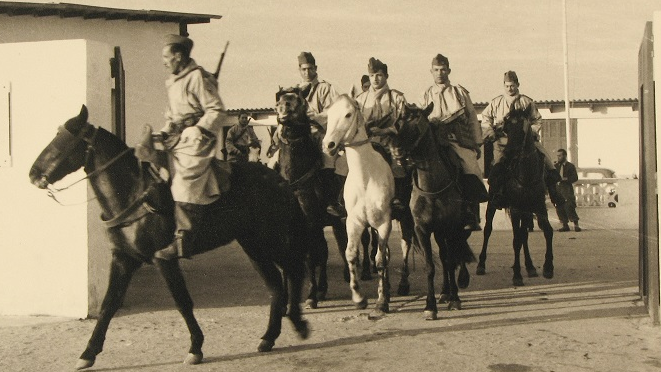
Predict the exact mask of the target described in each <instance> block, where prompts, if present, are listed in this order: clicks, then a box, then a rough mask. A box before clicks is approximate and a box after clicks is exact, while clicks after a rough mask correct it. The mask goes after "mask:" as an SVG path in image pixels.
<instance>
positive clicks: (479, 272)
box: [475, 266, 487, 275]
mask: <svg viewBox="0 0 661 372" xmlns="http://www.w3.org/2000/svg"><path fill="white" fill-rule="evenodd" d="M486 273H487V270H486V269H485V268H484V267H483V266H478V267H477V270H475V275H484V274H486Z"/></svg>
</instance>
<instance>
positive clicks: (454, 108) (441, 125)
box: [419, 54, 487, 230]
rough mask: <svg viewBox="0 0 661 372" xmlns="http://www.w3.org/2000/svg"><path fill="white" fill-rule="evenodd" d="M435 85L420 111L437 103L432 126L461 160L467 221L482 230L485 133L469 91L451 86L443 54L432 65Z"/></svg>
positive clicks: (460, 178) (485, 193)
mask: <svg viewBox="0 0 661 372" xmlns="http://www.w3.org/2000/svg"><path fill="white" fill-rule="evenodd" d="M431 65H432V66H431V70H430V72H431V74H432V76H433V78H434V85H432V86H431V87H429V88H428V89H427V90H426V91H425V92H424V94H423V96H422V99H421V101H420V105H419V106H420V107H422V108H424V107H427V106H429V104H431V103H433V104H434V107H433V111H432V112H431V114H430V115H429V120H430V122H431V123H432V124H433V125H434V126H435V127H436V130H437V132H438V133H447V140H448V141H449V142H450V147H451V148H452V150H453V151H454V152H455V153H456V155H457V156H458V157H459V162H460V163H461V168H462V171H463V174H462V175H461V176H460V177H459V183H460V187H461V192H462V197H463V199H464V206H463V208H462V209H463V221H464V223H465V226H464V228H465V229H466V230H479V224H478V223H477V221H478V217H477V214H476V213H475V211H474V209H476V208H475V207H476V206H477V207H478V208H477V209H478V210H479V203H481V202H485V201H487V192H486V189H485V187H484V184H483V183H482V170H481V169H480V166H479V165H478V163H477V159H478V158H479V156H480V154H481V153H480V146H481V145H482V129H481V127H480V123H479V121H478V120H477V113H476V111H475V108H474V107H473V102H472V101H471V98H470V96H469V94H468V91H467V90H466V89H465V88H464V87H462V86H461V85H452V84H451V83H450V78H449V75H450V72H451V70H450V62H449V61H448V59H447V58H446V57H445V56H443V55H442V54H438V55H436V57H434V58H433V59H432V62H431Z"/></svg>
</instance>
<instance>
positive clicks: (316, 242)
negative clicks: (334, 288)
mask: <svg viewBox="0 0 661 372" xmlns="http://www.w3.org/2000/svg"><path fill="white" fill-rule="evenodd" d="M310 233H311V234H312V235H311V236H310V240H311V245H312V249H311V250H310V255H309V257H308V260H307V265H308V272H309V280H310V292H309V294H308V298H307V300H306V301H305V307H306V308H308V309H316V308H317V306H318V305H319V301H320V300H321V297H322V295H323V297H325V296H326V291H327V290H328V282H327V281H325V280H327V279H326V276H325V275H326V274H325V269H326V265H327V263H328V245H327V244H326V239H325V238H324V229H323V226H319V225H311V229H310ZM317 268H319V277H317Z"/></svg>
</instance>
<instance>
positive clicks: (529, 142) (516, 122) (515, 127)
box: [503, 109, 534, 158]
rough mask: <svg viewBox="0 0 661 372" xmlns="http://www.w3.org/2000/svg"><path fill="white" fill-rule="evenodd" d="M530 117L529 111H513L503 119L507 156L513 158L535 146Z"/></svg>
mask: <svg viewBox="0 0 661 372" xmlns="http://www.w3.org/2000/svg"><path fill="white" fill-rule="evenodd" d="M529 117H530V115H529V113H528V111H527V110H520V109H513V110H511V111H510V112H509V113H508V114H507V115H505V117H504V118H503V131H504V132H505V134H506V135H507V145H506V146H505V150H504V152H505V156H507V157H509V158H512V157H514V156H516V155H517V154H519V153H521V152H522V151H525V150H528V149H531V148H532V146H534V138H533V136H532V133H530V121H529V119H528V118H529Z"/></svg>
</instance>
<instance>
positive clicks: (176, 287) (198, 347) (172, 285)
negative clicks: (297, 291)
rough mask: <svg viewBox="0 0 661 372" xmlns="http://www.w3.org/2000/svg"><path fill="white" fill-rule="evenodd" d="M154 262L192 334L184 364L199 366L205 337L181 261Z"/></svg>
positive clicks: (155, 260)
mask: <svg viewBox="0 0 661 372" xmlns="http://www.w3.org/2000/svg"><path fill="white" fill-rule="evenodd" d="M153 262H154V264H155V265H156V267H157V268H158V271H159V272H160V273H161V276H163V279H165V283H166V284H167V286H168V289H169V290H170V294H172V298H174V302H175V304H176V305H177V309H178V310H179V313H180V314H181V316H183V318H184V321H185V322H186V326H187V327H188V332H189V333H190V338H191V346H190V349H188V355H187V356H186V359H184V364H199V363H201V362H202V343H203V342H204V335H203V334H202V329H200V326H199V324H197V320H196V319H195V315H193V300H192V299H191V297H190V294H189V293H188V289H187V288H186V282H185V280H184V276H183V274H182V273H181V269H180V268H179V261H177V260H161V259H154V260H153ZM280 283H281V281H280Z"/></svg>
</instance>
